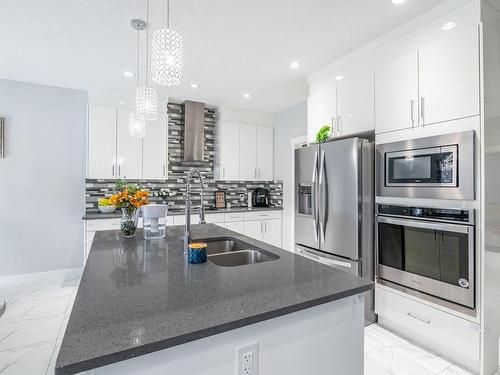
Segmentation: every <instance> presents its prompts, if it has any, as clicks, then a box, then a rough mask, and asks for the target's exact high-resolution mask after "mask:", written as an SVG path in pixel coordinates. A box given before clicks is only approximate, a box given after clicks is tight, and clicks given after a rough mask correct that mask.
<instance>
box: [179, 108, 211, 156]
mask: <svg viewBox="0 0 500 375" xmlns="http://www.w3.org/2000/svg"><path fill="white" fill-rule="evenodd" d="M204 154H205V103H199V102H192V101H189V100H187V101H186V102H184V160H183V162H182V164H184V165H193V166H196V165H204V164H206V162H205V160H204Z"/></svg>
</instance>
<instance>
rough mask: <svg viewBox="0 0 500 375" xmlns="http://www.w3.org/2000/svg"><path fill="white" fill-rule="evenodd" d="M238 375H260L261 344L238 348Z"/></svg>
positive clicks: (256, 343) (255, 343) (254, 343)
mask: <svg viewBox="0 0 500 375" xmlns="http://www.w3.org/2000/svg"><path fill="white" fill-rule="evenodd" d="M236 375H259V343H258V342H257V341H255V342H252V343H250V344H247V345H244V346H240V347H237V348H236Z"/></svg>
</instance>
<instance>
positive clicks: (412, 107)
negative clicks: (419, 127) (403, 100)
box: [410, 99, 415, 128]
mask: <svg viewBox="0 0 500 375" xmlns="http://www.w3.org/2000/svg"><path fill="white" fill-rule="evenodd" d="M410 112H411V113H410V118H411V127H412V128H413V127H414V126H415V100H413V99H412V100H410Z"/></svg>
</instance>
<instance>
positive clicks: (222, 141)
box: [216, 121, 240, 180]
mask: <svg viewBox="0 0 500 375" xmlns="http://www.w3.org/2000/svg"><path fill="white" fill-rule="evenodd" d="M218 130H219V134H218V135H216V136H217V137H218V138H219V149H218V150H216V152H218V153H219V157H220V175H219V178H220V179H221V180H239V179H240V151H239V146H240V126H239V124H237V123H234V122H229V121H221V122H220V123H219V127H218Z"/></svg>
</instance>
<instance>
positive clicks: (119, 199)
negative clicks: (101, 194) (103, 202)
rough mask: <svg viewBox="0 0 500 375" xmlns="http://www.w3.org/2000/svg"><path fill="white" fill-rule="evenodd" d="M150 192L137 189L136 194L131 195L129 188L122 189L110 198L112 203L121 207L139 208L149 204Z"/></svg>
mask: <svg viewBox="0 0 500 375" xmlns="http://www.w3.org/2000/svg"><path fill="white" fill-rule="evenodd" d="M148 197H149V192H147V191H144V190H137V191H136V192H135V194H134V195H131V194H130V193H129V191H128V189H125V190H123V191H120V192H118V193H116V194H114V195H113V196H111V197H110V198H109V201H110V203H111V204H113V205H115V206H117V207H119V208H124V207H129V206H133V207H135V208H139V207H141V206H144V205H146V204H149V200H148Z"/></svg>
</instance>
